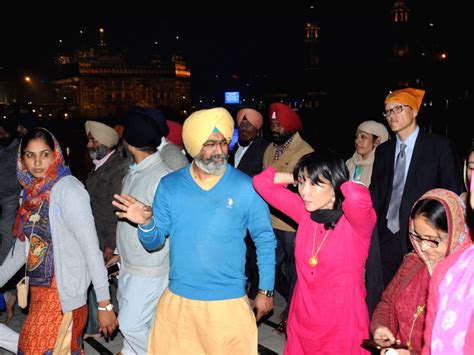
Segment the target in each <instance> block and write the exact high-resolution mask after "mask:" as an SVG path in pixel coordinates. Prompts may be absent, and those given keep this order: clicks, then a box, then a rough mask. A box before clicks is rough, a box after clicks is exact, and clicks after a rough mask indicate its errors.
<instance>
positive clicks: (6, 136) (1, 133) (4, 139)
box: [0, 126, 11, 147]
mask: <svg viewBox="0 0 474 355" xmlns="http://www.w3.org/2000/svg"><path fill="white" fill-rule="evenodd" d="M10 142H11V137H10V133H9V132H8V131H7V130H6V129H5V128H3V127H2V126H0V145H2V146H4V147H7V146H8V145H9V144H10Z"/></svg>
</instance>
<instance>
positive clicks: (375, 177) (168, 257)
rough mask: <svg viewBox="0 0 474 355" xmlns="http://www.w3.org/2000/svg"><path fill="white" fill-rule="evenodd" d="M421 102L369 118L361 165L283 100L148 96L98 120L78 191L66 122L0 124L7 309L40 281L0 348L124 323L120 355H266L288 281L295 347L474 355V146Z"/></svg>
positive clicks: (417, 96)
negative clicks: (439, 126)
mask: <svg viewBox="0 0 474 355" xmlns="http://www.w3.org/2000/svg"><path fill="white" fill-rule="evenodd" d="M423 96H424V91H423V90H420V89H414V88H405V89H400V90H396V91H393V92H391V93H389V95H387V97H386V98H385V102H384V106H385V107H384V112H383V115H384V116H385V118H386V125H385V124H384V123H382V122H377V121H375V120H368V121H364V122H362V123H360V124H359V125H358V127H357V129H356V132H355V152H354V154H353V156H352V157H351V158H349V159H348V160H347V161H345V160H343V159H342V157H340V156H339V155H338V154H337V153H335V152H332V151H327V150H322V149H316V150H315V149H313V147H312V146H311V145H310V144H309V143H308V142H306V141H305V140H304V139H303V138H302V136H301V135H300V134H299V131H301V129H302V128H303V122H302V120H301V118H300V117H299V115H298V113H297V112H296V111H294V110H293V109H291V108H290V107H289V106H287V105H285V104H282V103H274V104H271V105H270V106H269V110H268V113H267V114H265V113H262V112H259V111H258V110H257V109H255V108H252V107H244V108H242V109H241V110H239V111H238V112H237V113H236V115H235V117H232V115H231V114H230V113H229V112H228V111H227V110H226V109H225V108H221V107H217V108H212V109H204V110H198V111H195V112H193V113H192V114H191V115H190V116H189V117H187V118H186V120H185V121H184V124H183V125H180V124H178V123H176V122H172V121H167V120H166V117H164V115H163V114H162V112H161V111H160V110H158V109H154V108H149V107H145V106H144V105H137V106H135V107H133V108H132V109H131V110H130V112H129V113H128V114H127V116H126V117H125V118H124V120H123V124H122V125H121V126H117V127H110V126H108V125H106V124H104V123H102V122H98V121H87V122H86V123H85V126H84V131H85V134H86V137H87V142H86V143H85V144H87V150H88V153H89V155H90V158H91V160H92V162H93V167H92V169H91V171H90V173H89V175H88V176H87V178H86V179H85V181H84V184H83V183H82V182H80V181H79V180H78V179H76V178H75V177H74V176H73V175H72V174H71V171H70V170H69V168H68V166H67V165H66V164H65V161H64V157H63V155H62V151H61V148H60V144H59V142H58V141H57V140H56V138H55V136H54V134H53V133H52V132H50V131H49V130H47V129H45V128H43V127H37V125H36V124H35V123H34V122H33V123H31V119H26V118H24V119H23V120H22V121H20V122H19V124H17V125H16V126H15V125H13V124H12V123H11V122H8V123H3V122H1V121H0V143H1V145H0V159H1V161H2V164H1V165H0V177H1V179H2V182H1V184H0V202H1V245H0V246H1V247H0V258H1V260H0V262H2V264H1V266H0V286H3V289H2V291H3V292H4V295H6V297H5V299H6V306H5V308H6V309H7V321H8V320H9V317H10V319H11V314H12V313H11V312H12V308H13V307H14V305H15V303H16V300H17V298H18V299H22V300H24V297H22V296H23V294H20V292H18V294H16V291H15V287H14V285H15V283H13V286H12V285H11V281H10V280H15V278H17V279H19V278H22V277H23V276H25V277H26V278H27V279H28V282H27V284H29V297H28V314H27V317H26V319H25V321H24V324H23V327H22V329H21V332H20V334H19V335H18V334H16V333H15V332H12V331H11V330H10V329H8V328H7V327H5V326H3V325H2V327H0V347H5V348H7V349H8V350H10V351H12V352H18V353H20V354H49V353H55V354H56V353H71V354H79V353H82V352H83V340H84V339H85V338H87V337H100V336H108V335H112V334H114V332H116V331H120V332H121V333H122V335H123V338H124V342H123V349H122V350H121V354H146V353H149V354H257V353H258V350H257V349H258V323H257V322H258V321H259V320H261V319H265V318H266V317H268V316H269V314H270V313H271V312H272V309H273V297H274V292H275V291H276V292H278V293H280V294H281V295H282V296H283V297H284V298H285V299H286V301H287V302H286V304H287V308H286V309H285V310H284V311H283V312H282V313H281V314H280V324H278V327H277V330H278V331H279V332H281V333H282V334H284V335H285V336H286V344H285V349H284V352H285V354H328V353H330V354H368V353H369V351H378V352H380V353H382V354H386V355H391V354H392V355H393V354H400V355H403V354H469V353H473V352H474V292H473V290H474V246H472V239H471V231H470V227H471V226H472V224H471V218H472V217H470V216H472V210H473V209H474V195H473V194H471V191H472V189H473V184H474V183H473V181H474V179H472V170H473V169H474V151H473V150H471V151H470V152H468V154H467V155H466V160H465V163H464V171H463V169H462V167H461V164H460V160H459V155H458V153H457V152H456V150H455V148H454V144H453V142H452V141H451V140H450V139H448V138H447V137H445V136H439V135H435V134H431V133H429V132H426V131H424V130H422V129H421V128H420V127H419V126H418V124H417V118H418V115H419V113H420V110H421V108H422V103H423ZM265 115H266V116H267V117H265ZM265 124H268V127H269V129H270V133H271V135H270V140H269V141H268V140H266V139H265V138H264V137H263V134H262V128H263V127H264V125H265ZM235 126H236V127H237V128H238V141H237V142H236V144H235V146H234V147H233V149H232V150H230V149H229V144H230V143H231V139H232V136H233V133H234V128H235ZM387 127H388V128H389V130H387ZM389 131H390V132H391V134H390V133H389ZM390 137H392V138H391V139H390ZM118 265H119V266H120V270H119V271H118V276H117V278H114V277H110V275H109V274H110V272H108V270H112V268H113V267H116V268H115V269H114V271H113V272H114V273H115V274H117V270H118ZM23 280H24V279H23ZM9 281H10V282H9ZM1 297H3V296H1ZM229 319H232V321H229ZM45 324H47V325H48V326H45ZM369 338H370V340H369ZM364 340H365V341H364Z"/></svg>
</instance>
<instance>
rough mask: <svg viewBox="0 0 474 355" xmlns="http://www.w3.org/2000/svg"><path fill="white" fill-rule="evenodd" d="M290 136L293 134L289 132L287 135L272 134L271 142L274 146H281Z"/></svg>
mask: <svg viewBox="0 0 474 355" xmlns="http://www.w3.org/2000/svg"><path fill="white" fill-rule="evenodd" d="M292 136H293V134H292V133H290V132H288V133H278V132H272V142H273V143H275V144H276V145H282V144H284V143H285V142H286V141H287V140H288V139H290V138H291V137H292Z"/></svg>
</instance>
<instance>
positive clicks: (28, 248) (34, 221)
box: [25, 200, 44, 277]
mask: <svg viewBox="0 0 474 355" xmlns="http://www.w3.org/2000/svg"><path fill="white" fill-rule="evenodd" d="M43 203H44V200H43V201H41V205H40V206H39V208H38V211H36V213H34V214H33V216H37V218H35V219H34V220H33V226H32V227H31V232H30V237H29V238H26V239H28V242H27V243H28V245H27V246H26V262H25V277H26V272H27V270H28V252H29V250H30V239H31V235H32V234H33V233H34V231H35V226H36V222H37V221H38V220H39V218H40V216H39V213H40V212H41V208H42V207H43ZM30 218H31V216H30Z"/></svg>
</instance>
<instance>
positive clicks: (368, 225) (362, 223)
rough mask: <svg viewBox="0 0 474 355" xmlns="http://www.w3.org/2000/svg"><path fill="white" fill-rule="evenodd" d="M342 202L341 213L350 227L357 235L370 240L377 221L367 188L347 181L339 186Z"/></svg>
mask: <svg viewBox="0 0 474 355" xmlns="http://www.w3.org/2000/svg"><path fill="white" fill-rule="evenodd" d="M341 190H342V194H343V195H344V202H343V203H342V211H343V212H344V216H345V217H346V218H347V220H348V221H349V223H350V224H351V226H352V227H353V228H354V230H355V231H356V232H357V234H359V235H367V236H368V238H370V235H371V233H372V230H373V229H374V226H375V222H376V220H377V217H376V214H375V211H374V208H373V206H372V199H371V198H370V192H369V190H368V189H367V187H366V186H365V185H364V184H362V183H358V182H354V181H347V182H345V183H344V184H342V186H341Z"/></svg>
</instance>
